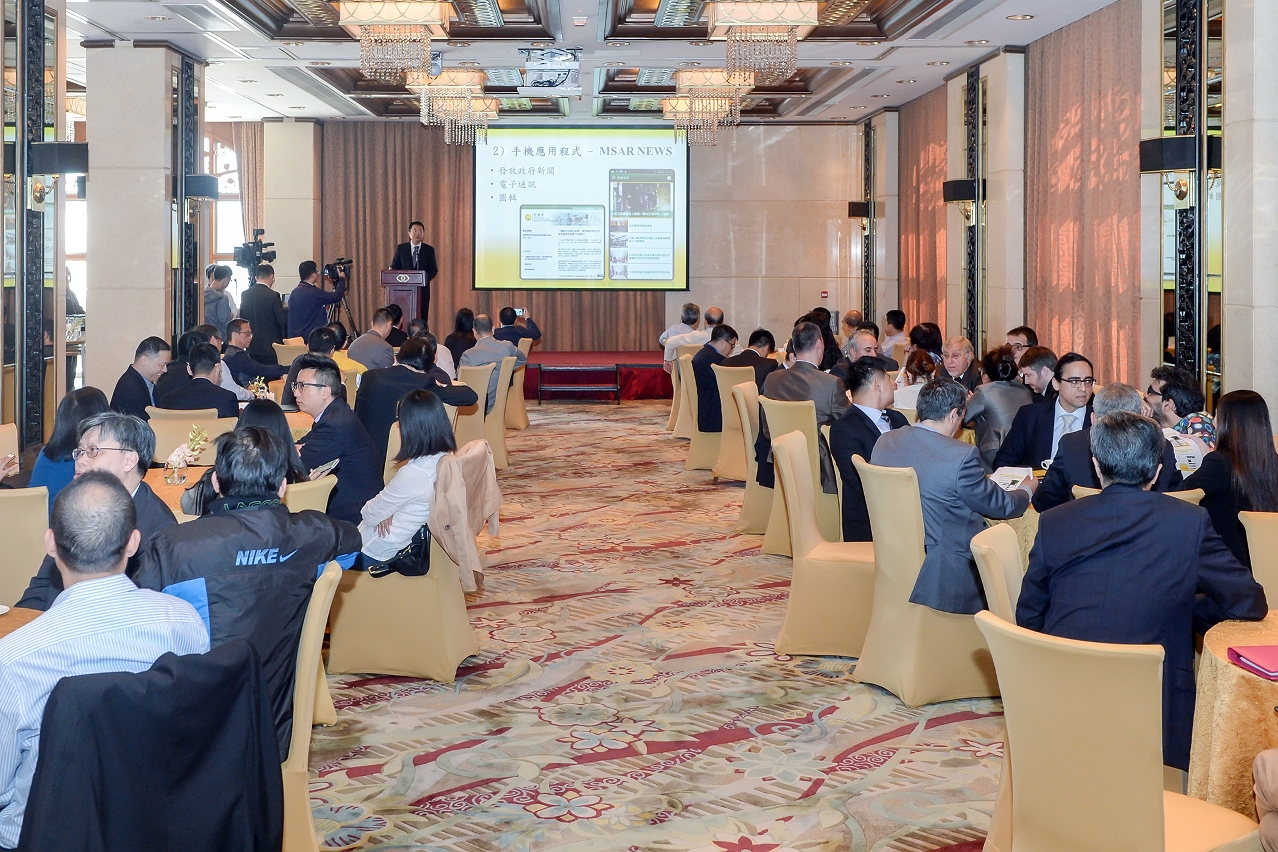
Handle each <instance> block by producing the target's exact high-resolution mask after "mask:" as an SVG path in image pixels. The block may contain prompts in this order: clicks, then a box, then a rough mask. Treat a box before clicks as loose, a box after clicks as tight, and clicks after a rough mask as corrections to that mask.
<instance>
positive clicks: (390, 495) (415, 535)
mask: <svg viewBox="0 0 1278 852" xmlns="http://www.w3.org/2000/svg"><path fill="white" fill-rule="evenodd" d="M399 435H400V443H399V453H398V454H397V455H396V456H395V461H396V462H397V463H398V464H399V469H398V470H397V471H396V472H395V477H394V479H392V480H391V481H390V482H389V483H387V484H386V487H385V488H383V489H382V491H381V493H380V494H378V495H377V496H376V497H374V498H373V499H372V500H369V501H368V502H367V503H365V504H364V509H363V511H362V512H361V516H362V518H363V520H362V521H361V523H360V525H359V533H360V535H361V536H363V539H364V546H363V554H364V559H363V562H364V567H365V568H366V569H374V568H376V567H378V566H380V565H382V564H384V563H386V562H388V561H390V560H392V559H394V558H395V555H396V554H398V553H399V552H400V551H401V550H403V549H404V548H405V547H408V546H409V545H410V544H412V543H413V542H414V539H417V540H420V538H421V537H423V536H424V535H425V529H424V528H425V526H426V522H427V521H428V520H430V506H431V501H432V499H433V498H434V496H435V478H436V469H437V468H438V466H439V460H440V459H441V458H443V457H444V455H445V454H446V453H451V452H454V451H455V450H456V449H457V442H456V441H455V440H454V439H453V427H452V424H451V423H449V422H448V415H447V414H446V413H445V412H444V404H443V403H442V402H440V401H439V397H437V396H435V395H434V394H433V393H431V392H430V391H428V390H416V391H412V392H411V393H408V394H405V395H404V396H403V397H402V398H401V399H400V401H399Z"/></svg>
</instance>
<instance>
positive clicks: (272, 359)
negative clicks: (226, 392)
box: [240, 263, 288, 364]
mask: <svg viewBox="0 0 1278 852" xmlns="http://www.w3.org/2000/svg"><path fill="white" fill-rule="evenodd" d="M274 286H275V268H274V267H273V266H271V265H270V264H269V263H263V264H259V265H258V267H257V274H256V275H254V280H253V283H252V284H250V285H249V288H248V289H247V290H245V291H244V295H243V296H241V297H240V317H242V318H243V319H246V320H248V321H249V324H250V325H252V326H253V342H252V343H250V344H249V348H248V353H249V355H250V356H252V358H253V360H254V361H258V362H260V363H262V364H279V358H278V357H277V356H276V354H275V347H274V346H273V345H272V344H275V343H283V342H284V336H285V331H286V330H287V327H288V316H287V315H286V314H285V312H284V302H283V300H281V299H280V294H279V293H276V292H275V290H274V289H272V288H273V287H274Z"/></svg>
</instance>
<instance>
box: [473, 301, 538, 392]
mask: <svg viewBox="0 0 1278 852" xmlns="http://www.w3.org/2000/svg"><path fill="white" fill-rule="evenodd" d="M508 355H514V356H515V369H516V370H518V369H519V368H520V367H521V366H523V364H524V362H526V361H527V360H528V356H527V355H525V354H524V353H523V352H520V351H519V347H517V346H512V345H511V344H509V343H507V342H506V341H504V340H498V339H497V338H495V337H493V320H492V317H490V316H488V314H476V315H475V345H474V346H472V347H470V348H469V349H467V350H466V351H465V352H464V353H463V354H462V357H461V366H463V367H482V366H483V365H484V364H495V365H496V366H495V367H493V374H492V375H491V376H489V378H488V403H487V407H486V408H485V409H484V413H485V414H486V413H488V412H489V411H492V410H493V406H494V405H495V404H496V403H497V379H498V373H500V372H501V359H503V358H505V357H506V356H508Z"/></svg>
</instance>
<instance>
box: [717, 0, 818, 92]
mask: <svg viewBox="0 0 1278 852" xmlns="http://www.w3.org/2000/svg"><path fill="white" fill-rule="evenodd" d="M816 25H817V4H816V3H815V2H812V0H781V2H769V1H768V0H763V2H722V3H717V2H716V3H711V4H710V37H711V38H712V39H725V40H726V41H727V42H728V63H727V64H728V71H730V72H731V71H735V72H743V71H752V72H754V75H755V79H756V82H757V83H758V84H759V85H764V86H774V85H777V84H778V83H782V82H784V81H785V80H787V79H789V78H790V77H791V76H793V74H794V72H795V71H796V70H797V68H798V60H799V47H798V44H799V40H800V39H802V38H804V37H805V36H807V35H808V33H810V32H812V30H813V28H815V27H816Z"/></svg>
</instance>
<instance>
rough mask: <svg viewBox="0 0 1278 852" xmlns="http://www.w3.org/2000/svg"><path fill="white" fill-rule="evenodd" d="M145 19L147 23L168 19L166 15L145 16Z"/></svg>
mask: <svg viewBox="0 0 1278 852" xmlns="http://www.w3.org/2000/svg"><path fill="white" fill-rule="evenodd" d="M146 19H147V20H148V21H167V20H168V19H169V16H168V15H147V16H146Z"/></svg>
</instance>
